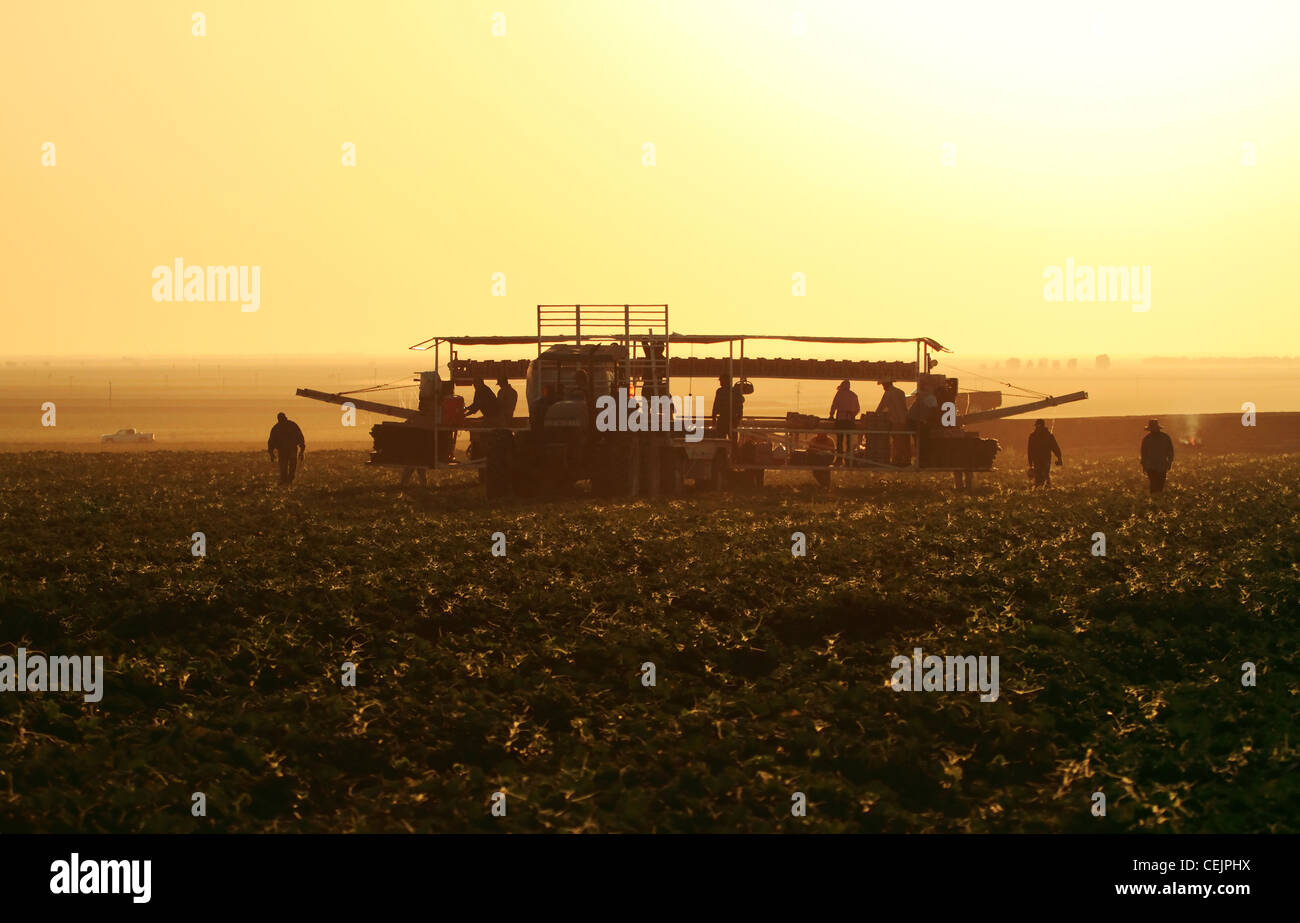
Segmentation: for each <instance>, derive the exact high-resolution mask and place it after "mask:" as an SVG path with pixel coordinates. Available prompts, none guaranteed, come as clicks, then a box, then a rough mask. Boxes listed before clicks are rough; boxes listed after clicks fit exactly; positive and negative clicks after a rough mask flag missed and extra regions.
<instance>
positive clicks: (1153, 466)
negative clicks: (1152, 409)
mask: <svg viewBox="0 0 1300 923" xmlns="http://www.w3.org/2000/svg"><path fill="white" fill-rule="evenodd" d="M1141 457H1142V470H1143V471H1145V472H1146V475H1147V479H1148V480H1149V481H1150V482H1151V493H1153V494H1158V493H1160V492H1161V491H1163V490H1164V489H1165V476H1166V475H1168V474H1169V469H1170V468H1172V467H1173V464H1174V441H1173V440H1172V439H1170V438H1169V434H1168V433H1166V432H1164V431H1163V430H1162V429H1160V421H1159V420H1149V421H1147V434H1146V436H1145V437H1143V439H1142V449H1141Z"/></svg>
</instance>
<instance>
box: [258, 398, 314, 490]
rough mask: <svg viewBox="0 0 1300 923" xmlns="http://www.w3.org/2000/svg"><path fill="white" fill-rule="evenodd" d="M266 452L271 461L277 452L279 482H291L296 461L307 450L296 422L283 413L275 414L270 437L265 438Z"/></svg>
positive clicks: (299, 459)
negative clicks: (274, 422)
mask: <svg viewBox="0 0 1300 923" xmlns="http://www.w3.org/2000/svg"><path fill="white" fill-rule="evenodd" d="M266 452H267V454H268V455H270V456H271V461H275V460H276V455H277V453H278V454H279V460H280V483H281V484H292V483H293V475H294V472H295V471H297V470H298V462H299V461H301V460H302V457H303V455H305V454H306V452H307V441H306V440H305V439H303V438H302V430H301V429H299V428H298V424H297V423H295V422H293V421H292V420H290V419H289V418H288V417H286V416H285V415H284V414H283V413H279V414H276V424H275V426H272V427H271V435H270V438H268V439H267V440H266Z"/></svg>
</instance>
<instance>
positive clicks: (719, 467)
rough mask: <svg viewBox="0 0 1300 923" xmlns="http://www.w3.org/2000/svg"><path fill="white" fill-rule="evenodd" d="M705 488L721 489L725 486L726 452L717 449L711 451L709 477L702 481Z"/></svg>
mask: <svg viewBox="0 0 1300 923" xmlns="http://www.w3.org/2000/svg"><path fill="white" fill-rule="evenodd" d="M704 486H705V488H706V489H707V490H722V489H723V488H724V487H726V486H727V453H726V452H725V451H723V450H722V449H718V451H717V452H715V453H713V461H712V462H711V463H710V464H709V479H708V480H707V481H705V482H704Z"/></svg>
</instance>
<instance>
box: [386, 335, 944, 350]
mask: <svg viewBox="0 0 1300 923" xmlns="http://www.w3.org/2000/svg"><path fill="white" fill-rule="evenodd" d="M602 336H603V337H605V338H608V337H609V336H610V335H609V334H603V335H602V334H596V333H593V334H592V335H591V337H590V338H591V339H600V338H602ZM632 336H633V338H634V339H638V337H637V335H636V334H633V335H632ZM572 340H573V337H572V336H543V337H538V336H536V335H533V336H484V337H472V336H459V337H430V338H429V339H427V340H424V341H422V342H420V343H416V344H415V345H414V346H412V347H410V348H411V349H428V348H429V347H430V346H431V345H433V344H434V343H449V344H451V345H452V346H524V345H526V344H529V343H537V342H542V343H567V342H571V341H572ZM742 340H786V341H789V342H794V343H848V344H865V343H924V344H926V345H927V346H929V347H930V348H931V349H934V350H938V351H940V352H945V353H946V352H949V351H950V350H949V349H948V348H947V347H945V346H943V345H942V344H941V343H939V342H938V341H937V340H932V339H930V338H929V337H805V336H776V335H768V334H744V333H737V334H702V333H670V334H668V341H669V342H670V343H732V342H739V341H742Z"/></svg>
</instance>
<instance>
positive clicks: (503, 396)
mask: <svg viewBox="0 0 1300 923" xmlns="http://www.w3.org/2000/svg"><path fill="white" fill-rule="evenodd" d="M518 403H519V392H518V391H516V390H515V389H514V388H512V387H511V386H510V379H508V378H506V377H505V376H504V375H502V376H501V377H500V378H498V379H497V416H498V417H499V418H500V420H501V422H502V423H503V424H504V425H506V426H509V425H510V421H511V420H513V419H514V417H515V406H516V405H517V404H518Z"/></svg>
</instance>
